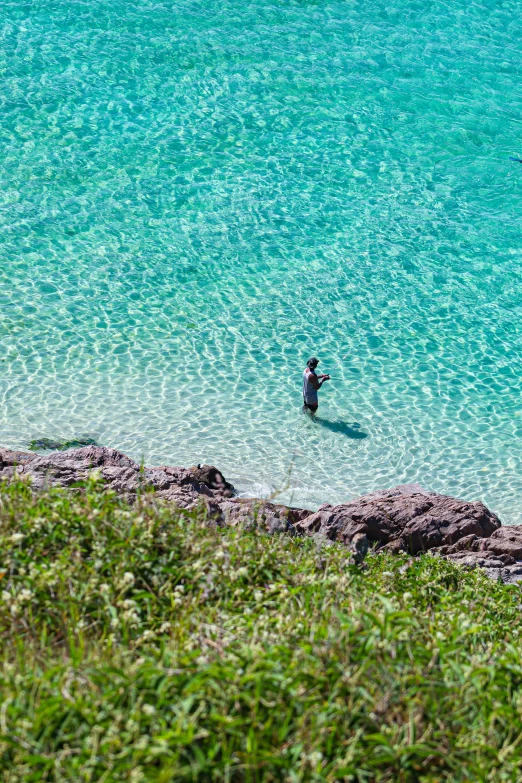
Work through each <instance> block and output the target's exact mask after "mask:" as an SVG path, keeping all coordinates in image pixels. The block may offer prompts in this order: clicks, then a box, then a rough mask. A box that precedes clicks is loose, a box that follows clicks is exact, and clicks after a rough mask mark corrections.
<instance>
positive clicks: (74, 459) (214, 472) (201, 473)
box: [0, 446, 234, 508]
mask: <svg viewBox="0 0 522 783" xmlns="http://www.w3.org/2000/svg"><path fill="white" fill-rule="evenodd" d="M93 470H97V471H98V473H99V475H100V477H101V478H102V479H103V480H104V481H105V482H106V484H107V485H108V486H109V487H110V488H111V489H113V490H114V491H116V492H119V493H121V494H125V495H128V496H130V497H134V496H135V495H136V493H137V491H138V489H140V488H142V489H146V488H149V487H150V488H153V489H156V490H157V491H158V495H159V496H160V497H161V496H163V497H166V498H167V499H170V500H172V501H174V500H175V501H176V502H177V503H179V505H180V506H181V507H183V508H192V507H194V505H195V504H196V503H197V501H198V499H199V498H200V496H206V497H207V498H219V499H222V498H225V497H230V496H231V495H232V494H233V491H234V488H233V487H232V485H231V484H229V482H228V481H226V479H225V477H224V476H223V474H222V473H221V471H219V470H218V469H217V468H215V467H213V466H212V465H203V466H199V465H198V467H196V468H178V467H170V466H164V467H158V468H143V469H142V468H141V467H140V465H139V464H138V463H137V462H135V461H134V460H133V459H130V457H127V456H126V455H125V454H122V453H121V452H120V451H116V450H115V449H108V448H105V447H103V446H85V447H83V448H78V449H69V450H68V451H55V452H53V453H52V454H45V455H38V454H26V453H24V452H15V451H10V450H9V449H0V478H7V479H9V478H11V477H12V476H13V475H14V473H15V472H16V473H17V474H18V475H19V476H21V477H24V478H27V479H28V480H29V481H30V483H31V486H32V487H33V488H34V489H42V488H43V487H45V486H59V487H67V486H70V485H71V484H75V483H76V482H80V481H85V480H86V479H87V478H88V477H89V476H90V475H91V473H92V471H93Z"/></svg>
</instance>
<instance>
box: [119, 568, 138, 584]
mask: <svg viewBox="0 0 522 783" xmlns="http://www.w3.org/2000/svg"><path fill="white" fill-rule="evenodd" d="M121 581H122V583H123V584H124V585H133V584H134V582H135V581H136V580H135V578H134V574H133V573H132V572H131V571H125V573H124V574H123V579H122V580H121Z"/></svg>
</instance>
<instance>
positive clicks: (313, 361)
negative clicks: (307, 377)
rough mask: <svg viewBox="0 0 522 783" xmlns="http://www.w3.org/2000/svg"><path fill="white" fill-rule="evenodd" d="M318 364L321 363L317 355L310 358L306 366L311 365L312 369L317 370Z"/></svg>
mask: <svg viewBox="0 0 522 783" xmlns="http://www.w3.org/2000/svg"><path fill="white" fill-rule="evenodd" d="M318 364H319V359H317V358H316V357H315V356H312V358H311V359H308V361H307V362H306V366H307V367H309V368H310V369H311V370H315V368H316V367H317V365H318Z"/></svg>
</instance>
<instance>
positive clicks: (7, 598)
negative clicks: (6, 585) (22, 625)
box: [2, 590, 13, 604]
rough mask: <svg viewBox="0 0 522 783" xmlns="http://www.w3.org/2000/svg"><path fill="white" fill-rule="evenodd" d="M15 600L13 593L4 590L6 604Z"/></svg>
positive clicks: (3, 596)
mask: <svg viewBox="0 0 522 783" xmlns="http://www.w3.org/2000/svg"><path fill="white" fill-rule="evenodd" d="M12 600H13V596H12V595H11V593H8V592H7V590H2V601H5V602H6V604H10V603H11V601H12Z"/></svg>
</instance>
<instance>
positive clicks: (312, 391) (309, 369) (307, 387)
mask: <svg viewBox="0 0 522 783" xmlns="http://www.w3.org/2000/svg"><path fill="white" fill-rule="evenodd" d="M318 364H319V359H316V357H315V356H312V358H311V359H308V361H307V363H306V370H305V371H304V373H303V402H304V405H303V411H304V412H305V413H308V412H310V413H311V414H312V416H313V415H314V414H315V413H316V411H317V408H318V407H319V396H318V394H317V392H318V391H319V389H320V388H321V386H322V385H323V383H324V382H325V381H329V380H330V376H329V375H317V373H316V372H315V368H316V367H317V365H318Z"/></svg>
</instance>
